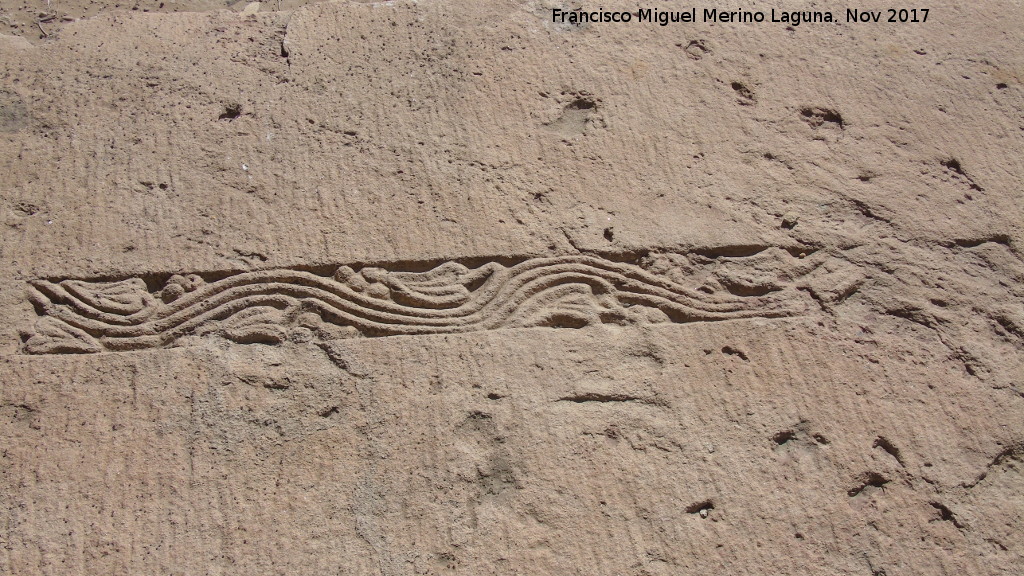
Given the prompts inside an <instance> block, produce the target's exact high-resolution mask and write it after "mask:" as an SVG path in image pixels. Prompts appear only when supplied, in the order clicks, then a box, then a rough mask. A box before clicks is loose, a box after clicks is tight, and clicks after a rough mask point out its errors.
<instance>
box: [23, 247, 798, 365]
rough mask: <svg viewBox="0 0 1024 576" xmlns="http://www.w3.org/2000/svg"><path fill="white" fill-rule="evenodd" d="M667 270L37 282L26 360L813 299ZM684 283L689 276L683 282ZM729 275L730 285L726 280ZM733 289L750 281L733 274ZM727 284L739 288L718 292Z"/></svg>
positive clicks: (632, 318) (543, 263) (772, 306)
mask: <svg viewBox="0 0 1024 576" xmlns="http://www.w3.org/2000/svg"><path fill="white" fill-rule="evenodd" d="M666 269H667V268H666V267H665V266H661V267H660V268H659V267H658V266H647V267H644V266H639V265H634V264H625V263H619V262H614V261H610V260H606V259H603V258H599V257H594V256H583V255H575V256H560V257H551V258H533V259H529V260H526V261H524V262H521V263H519V264H516V265H514V266H504V265H501V264H499V263H496V262H491V263H488V264H484V265H482V266H479V267H477V268H468V267H466V266H464V265H462V264H458V263H455V262H447V263H444V264H441V265H439V266H437V267H435V268H433V269H432V270H429V271H426V272H400V271H397V272H396V271H388V270H385V269H382V268H377V267H365V268H362V269H361V270H358V271H356V270H353V269H352V268H350V267H348V266H342V267H340V268H338V269H337V270H336V271H335V272H334V274H333V275H332V276H324V275H318V274H314V273H311V272H305V271H298V270H267V271H257V272H245V273H239V274H236V275H233V276H228V277H226V278H223V279H220V280H216V281H210V282H207V281H205V280H204V279H203V278H202V277H200V276H198V275H189V276H179V275H175V276H172V277H171V278H170V279H169V280H167V282H166V283H165V284H164V285H163V286H162V287H161V288H160V289H159V290H157V291H155V292H151V291H150V289H149V288H147V285H146V283H145V282H144V281H143V280H141V279H139V278H132V279H128V280H123V281H119V282H90V281H82V280H63V281H59V282H51V281H44V280H40V281H35V282H32V283H31V288H30V290H29V292H30V298H31V299H32V301H33V303H34V304H35V305H36V309H37V311H38V313H39V316H40V319H39V320H38V322H37V323H36V326H35V330H34V331H33V332H31V333H30V334H27V335H26V338H25V341H24V346H23V348H22V350H23V352H25V353H27V354H56V353H89V352H102V351H122V350H139V349H146V348H162V347H169V346H180V345H183V344H186V343H188V342H189V341H190V340H191V339H194V338H195V337H202V336H207V335H219V336H221V337H225V338H228V339H230V340H232V341H235V342H239V343H255V342H260V343H270V344H274V343H281V342H283V341H285V340H291V341H295V342H312V341H329V340H333V339H337V338H350V337H359V336H364V337H375V336H397V335H416V334H445V333H461V332H470V331H475V330H493V329H499V328H517V327H534V326H546V327H571V328H578V327H583V326H587V325H592V324H600V323H613V324H637V323H653V322H677V323H681V322H699V321H714V320H730V319H738V318H749V317H783V316H791V315H794V314H798V313H801V312H803V311H804V310H805V309H806V306H807V300H806V298H805V297H804V295H802V294H800V293H798V292H797V291H796V290H795V288H794V286H792V285H791V283H790V285H787V284H785V283H783V284H778V285H774V284H773V285H770V286H768V287H767V288H764V289H755V290H750V289H745V290H733V289H718V290H709V289H707V288H706V287H704V288H702V289H690V288H687V287H685V286H683V285H681V284H680V283H679V282H677V281H674V280H673V279H671V278H670V276H671V275H670V274H666V273H665V271H666ZM676 276H677V277H678V274H677V275H676ZM727 276H728V275H726V276H723V280H726V279H727ZM733 277H734V278H733V280H731V281H732V282H734V283H735V282H737V280H736V278H739V280H738V281H739V282H740V283H741V284H742V283H743V278H745V277H746V276H744V275H742V274H740V275H738V276H737V275H735V274H733ZM718 286H719V288H721V287H722V286H725V287H726V288H728V286H729V285H728V282H725V281H723V282H721V283H719V284H718Z"/></svg>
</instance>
